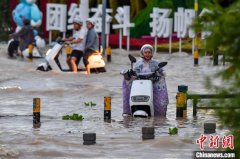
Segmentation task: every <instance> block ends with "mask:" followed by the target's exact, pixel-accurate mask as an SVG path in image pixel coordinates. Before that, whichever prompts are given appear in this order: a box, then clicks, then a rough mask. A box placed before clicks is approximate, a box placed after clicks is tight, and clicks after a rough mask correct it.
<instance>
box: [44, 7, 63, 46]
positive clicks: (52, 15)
mask: <svg viewBox="0 0 240 159" xmlns="http://www.w3.org/2000/svg"><path fill="white" fill-rule="evenodd" d="M66 13H67V6H66V5H63V4H55V3H48V4H47V22H46V25H47V26H46V29H47V31H49V43H51V42H52V30H59V31H61V32H63V33H64V34H63V36H64V37H65V32H66Z"/></svg>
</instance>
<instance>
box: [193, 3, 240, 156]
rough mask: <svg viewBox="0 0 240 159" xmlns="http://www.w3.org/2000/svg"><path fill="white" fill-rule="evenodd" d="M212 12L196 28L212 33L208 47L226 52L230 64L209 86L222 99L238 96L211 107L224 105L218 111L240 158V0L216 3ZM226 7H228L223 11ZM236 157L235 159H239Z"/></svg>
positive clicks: (208, 80)
mask: <svg viewBox="0 0 240 159" xmlns="http://www.w3.org/2000/svg"><path fill="white" fill-rule="evenodd" d="M214 6H215V7H214V8H213V9H212V13H209V14H208V15H205V16H204V17H202V18H200V19H199V23H198V25H196V27H195V29H196V31H200V29H207V30H209V31H211V36H210V37H209V38H207V48H210V49H216V48H221V49H222V50H224V53H225V56H226V59H228V61H229V62H228V64H227V66H226V67H225V69H223V70H222V71H219V72H218V73H217V74H215V75H213V76H211V77H208V78H207V83H208V84H207V87H208V88H211V89H215V90H216V92H217V93H220V94H221V96H222V97H224V96H225V95H226V94H236V97H234V98H231V99H228V100H226V99H224V98H222V99H220V100H218V101H214V102H213V101H212V102H211V103H210V104H211V105H214V106H222V107H224V109H221V110H218V111H216V112H217V114H218V116H219V120H220V121H221V122H222V124H223V126H226V127H228V128H229V130H230V131H231V133H232V134H233V135H234V139H235V142H234V143H235V149H234V150H235V152H236V154H237V155H238V157H239V156H240V143H239V139H240V122H239V117H240V109H239V107H240V91H239V88H240V29H239V26H240V21H239V19H240V12H239V8H240V0H235V2H234V3H232V2H231V3H229V4H228V5H222V3H219V2H218V3H216V4H215V5H214ZM224 7H225V8H224ZM203 23H211V25H210V27H209V26H208V28H205V27H204V26H203V25H202V24H203ZM213 78H220V79H221V80H222V85H220V86H217V85H214V83H211V79H213ZM228 107H236V108H238V109H229V108H228ZM238 157H236V158H238Z"/></svg>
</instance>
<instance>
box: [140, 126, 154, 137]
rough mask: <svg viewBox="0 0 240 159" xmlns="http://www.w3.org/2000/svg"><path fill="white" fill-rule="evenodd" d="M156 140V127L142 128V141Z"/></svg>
mask: <svg viewBox="0 0 240 159" xmlns="http://www.w3.org/2000/svg"><path fill="white" fill-rule="evenodd" d="M154 138H155V129H154V127H142V139H143V140H148V139H154Z"/></svg>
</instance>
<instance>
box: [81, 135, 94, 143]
mask: <svg viewBox="0 0 240 159" xmlns="http://www.w3.org/2000/svg"><path fill="white" fill-rule="evenodd" d="M95 143H96V133H84V134H83V145H93V144H95Z"/></svg>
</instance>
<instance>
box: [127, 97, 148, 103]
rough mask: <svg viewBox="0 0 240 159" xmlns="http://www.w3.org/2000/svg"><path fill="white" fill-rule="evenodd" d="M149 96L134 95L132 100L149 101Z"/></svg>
mask: <svg viewBox="0 0 240 159" xmlns="http://www.w3.org/2000/svg"><path fill="white" fill-rule="evenodd" d="M149 98H150V97H149V96H133V97H132V98H131V100H132V102H148V101H149Z"/></svg>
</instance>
